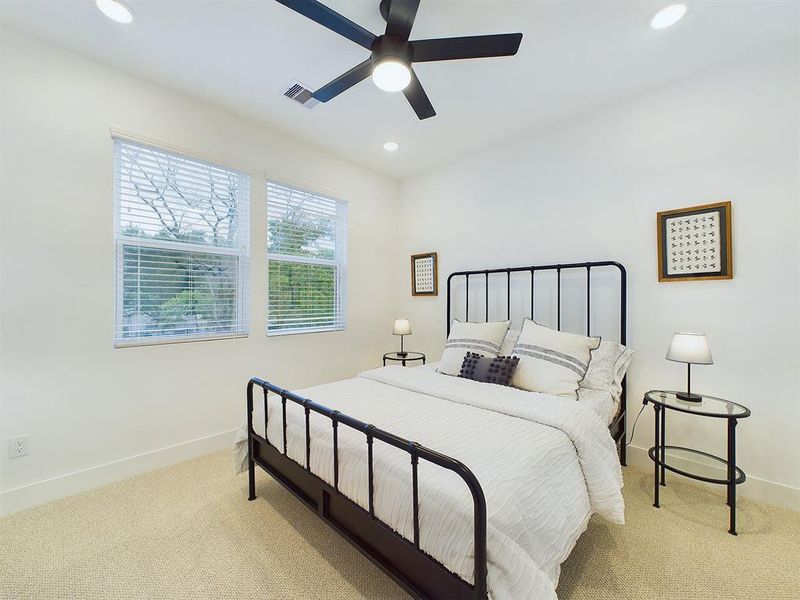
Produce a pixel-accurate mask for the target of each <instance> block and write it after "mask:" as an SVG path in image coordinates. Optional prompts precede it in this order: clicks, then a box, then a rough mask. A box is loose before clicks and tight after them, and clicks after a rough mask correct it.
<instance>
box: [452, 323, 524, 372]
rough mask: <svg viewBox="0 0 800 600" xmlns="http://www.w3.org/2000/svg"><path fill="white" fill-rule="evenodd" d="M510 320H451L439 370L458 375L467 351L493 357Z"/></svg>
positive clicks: (498, 348)
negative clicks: (474, 321) (480, 321)
mask: <svg viewBox="0 0 800 600" xmlns="http://www.w3.org/2000/svg"><path fill="white" fill-rule="evenodd" d="M509 325H511V321H494V322H490V323H462V322H461V321H453V325H452V327H450V336H449V337H448V338H447V343H446V344H445V347H444V353H443V354H442V360H441V362H440V363H439V372H440V373H446V374H447V375H458V374H459V372H460V371H461V364H462V363H463V362H464V357H465V356H466V354H467V352H477V353H478V354H481V355H483V356H489V357H492V358H494V357H495V356H497V355H498V354H499V353H500V345H501V344H502V342H503V338H504V337H505V335H506V331H508V326H509Z"/></svg>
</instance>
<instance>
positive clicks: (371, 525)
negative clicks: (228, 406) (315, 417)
mask: <svg viewBox="0 0 800 600" xmlns="http://www.w3.org/2000/svg"><path fill="white" fill-rule="evenodd" d="M254 386H259V387H260V388H262V389H263V394H264V437H261V436H260V435H258V434H257V433H256V432H255V431H254V429H253V387H254ZM268 392H273V393H274V394H277V395H278V396H280V399H281V417H282V427H283V444H282V446H283V447H282V448H280V449H279V448H277V447H276V446H275V445H273V444H272V443H271V442H270V441H269V434H268V429H267V426H268V424H269V411H268V409H267V396H268ZM287 402H293V403H295V404H298V405H300V406H302V407H303V409H304V411H305V466H302V465H299V464H298V463H297V462H296V461H294V460H292V459H291V458H289V456H288V454H287V443H286V430H287V422H286V403H287ZM311 412H315V413H317V414H320V415H323V416H325V417H327V418H328V419H330V421H331V436H332V439H333V474H334V475H333V486H331V485H330V484H329V483H327V482H326V481H324V480H323V479H322V478H320V477H319V476H317V475H315V474H314V473H312V472H311V429H310V414H311ZM339 425H343V426H345V427H350V428H351V429H354V430H356V431H359V432H361V433H363V434H364V436H365V442H366V450H367V464H368V486H369V493H368V498H369V503H368V509H367V510H365V509H364V508H363V507H361V506H360V505H358V504H356V503H355V502H353V501H352V500H350V499H349V498H347V497H346V496H344V495H343V494H342V493H341V492H340V491H339V446H338V440H339V438H338V428H339ZM247 432H248V477H249V480H248V483H249V498H248V499H249V500H255V499H256V490H255V466H256V465H259V466H260V467H261V468H262V469H264V470H265V471H267V472H268V473H270V474H271V475H272V476H273V477H275V479H277V480H278V481H279V482H280V483H282V484H283V485H284V486H285V487H286V488H287V489H289V490H290V491H291V492H292V493H294V494H295V495H296V496H297V497H298V498H300V499H301V500H302V501H303V502H305V503H306V504H307V505H308V506H309V507H310V508H312V509H314V510H315V511H316V512H317V513H318V515H319V517H320V518H322V519H323V520H324V521H326V522H327V523H328V524H330V525H331V526H333V527H334V528H335V529H336V530H337V531H338V532H339V533H340V534H342V535H343V536H344V537H345V538H346V539H347V540H348V541H350V542H351V543H352V544H353V545H354V546H356V548H358V549H359V550H360V551H361V552H362V553H364V554H365V555H366V556H367V557H368V558H369V559H370V560H372V562H374V563H375V564H376V565H377V566H378V567H380V568H381V569H382V570H384V571H385V572H386V573H387V574H388V575H390V576H391V577H392V578H393V579H394V580H395V581H397V583H399V584H400V585H401V586H402V587H404V588H405V589H406V590H407V591H409V592H411V593H412V595H414V596H416V597H423V598H425V597H427V598H441V597H447V598H481V599H483V598H487V587H486V577H487V560H486V499H485V497H484V494H483V490H482V489H481V486H480V483H479V482H478V480H477V478H476V477H475V475H474V474H473V473H472V471H470V470H469V469H468V468H467V467H466V466H465V465H464V464H463V463H461V462H459V461H458V460H455V459H454V458H451V457H449V456H445V455H444V454H441V453H439V452H435V451H434V450H431V449H429V448H426V447H425V446H421V445H420V444H417V443H416V442H412V441H409V440H406V439H403V438H401V437H399V436H397V435H394V434H392V433H389V432H388V431H384V430H383V429H379V428H378V427H375V426H374V425H370V424H368V423H364V422H362V421H359V420H358V419H355V418H353V417H351V416H349V415H346V414H343V413H341V412H339V411H337V410H332V409H330V408H328V407H326V406H323V405H321V404H318V403H316V402H314V401H312V400H309V399H307V398H303V397H301V396H298V395H297V394H294V393H292V392H290V391H288V390H285V389H283V388H280V387H278V386H275V385H273V384H271V383H269V382H267V381H264V380H262V379H259V378H256V377H254V378H252V379H250V381H249V382H248V384H247ZM374 440H379V441H381V442H383V443H386V444H389V445H390V446H393V447H395V448H398V449H399V450H402V451H404V452H407V453H408V455H409V458H410V461H411V486H412V496H413V521H414V536H413V537H414V539H413V541H409V540H407V539H406V538H404V537H403V536H401V535H400V534H398V533H397V532H395V531H394V530H392V529H391V528H390V527H389V526H388V525H386V524H385V523H383V522H382V521H380V519H378V518H377V517H376V516H375V506H374V495H375V487H374V481H375V478H374V475H375V473H374V466H373V451H372V446H373V442H374ZM420 460H425V461H428V462H430V463H433V464H434V465H437V466H439V467H441V468H443V469H447V470H449V471H452V472H454V473H456V474H457V475H458V476H459V477H461V479H462V480H463V481H464V483H466V485H467V487H468V488H469V491H470V493H471V494H472V500H473V518H474V555H475V567H474V582H473V584H472V585H470V584H469V583H467V582H466V581H464V580H463V579H461V578H459V577H458V576H456V575H454V574H453V573H451V572H450V571H449V570H448V569H447V568H446V567H444V565H442V564H441V563H440V562H438V561H436V560H435V559H434V558H433V557H431V556H429V555H428V554H426V553H425V552H424V551H423V550H421V549H420V545H419V486H418V475H417V471H418V465H419V461H420Z"/></svg>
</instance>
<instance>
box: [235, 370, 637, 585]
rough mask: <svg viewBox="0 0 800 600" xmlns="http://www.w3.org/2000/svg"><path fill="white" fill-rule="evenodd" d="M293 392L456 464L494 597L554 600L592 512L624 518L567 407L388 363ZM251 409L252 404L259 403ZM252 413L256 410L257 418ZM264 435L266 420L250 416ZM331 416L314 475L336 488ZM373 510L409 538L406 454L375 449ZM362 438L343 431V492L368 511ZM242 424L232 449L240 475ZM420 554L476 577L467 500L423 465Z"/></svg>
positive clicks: (581, 418)
mask: <svg viewBox="0 0 800 600" xmlns="http://www.w3.org/2000/svg"><path fill="white" fill-rule="evenodd" d="M298 394H300V395H302V396H304V397H308V398H311V399H312V400H314V401H316V402H319V403H321V404H324V405H326V406H328V407H331V408H336V409H338V410H340V411H341V412H344V413H346V414H348V415H351V416H353V417H356V418H358V419H360V420H362V421H366V422H368V423H372V424H373V425H375V426H377V427H380V428H382V429H385V430H387V431H390V432H392V433H394V434H397V435H399V436H402V437H404V438H407V439H410V440H413V441H416V442H419V443H420V444H422V445H424V446H427V447H429V448H431V449H433V450H436V451H439V452H442V453H444V454H447V455H448V456H451V457H453V458H456V459H458V460H460V461H462V462H463V463H464V464H466V465H467V466H468V467H469V468H470V469H471V470H472V472H473V473H474V474H475V475H476V476H477V478H478V480H479V481H480V483H481V486H482V488H483V491H484V494H485V496H486V505H487V512H488V540H487V544H488V560H489V565H488V568H489V572H488V585H489V591H490V595H491V597H492V598H496V599H500V598H513V599H521V598H531V599H536V600H542V599H555V598H556V593H555V588H556V585H557V583H558V575H559V570H560V565H561V563H562V562H563V561H564V560H565V559H566V558H567V556H568V555H569V553H570V551H571V550H572V548H573V546H574V545H575V542H576V541H577V539H578V537H579V536H580V534H581V533H583V531H584V530H585V529H586V525H587V522H588V520H589V517H590V516H591V515H592V513H594V512H597V513H599V514H600V515H602V516H604V517H605V518H607V519H609V520H610V521H612V522H615V523H622V522H623V521H624V505H623V501H622V494H621V488H622V473H621V470H620V466H619V462H618V459H617V455H616V451H615V446H614V442H613V440H612V438H611V436H610V435H609V432H608V428H607V425H606V424H605V423H604V422H603V420H602V419H601V417H599V416H598V414H597V413H596V412H595V411H593V410H592V409H590V408H588V407H586V406H583V405H581V404H580V403H579V402H575V401H574V400H566V399H564V398H559V397H556V396H550V395H546V394H538V393H533V392H525V391H521V390H517V389H514V388H507V387H502V386H498V385H492V384H484V383H477V382H474V381H470V380H466V379H460V378H457V377H449V376H446V375H441V374H439V373H436V372H434V371H432V370H429V369H423V368H413V369H406V368H403V367H399V366H398V367H394V366H393V367H384V368H381V369H375V370H372V371H366V372H364V373H362V374H361V375H360V376H358V377H356V378H354V379H348V380H344V381H339V382H336V383H331V384H326V385H320V386H316V387H312V388H308V389H305V390H299V391H298ZM262 404H263V402H262V401H260V400H259V401H257V402H256V405H257V406H258V405H262ZM268 411H269V432H268V433H269V440H270V442H271V443H272V444H273V445H275V446H276V447H278V448H282V445H283V438H282V425H281V410H280V399H279V397H277V396H275V397H273V396H270V400H269V406H268ZM258 412H259V411H257V413H258ZM287 419H288V421H289V425H288V433H287V438H288V439H287V443H288V453H289V456H290V457H291V458H293V459H294V460H296V461H297V462H298V463H300V464H303V465H304V464H305V421H304V419H305V416H304V412H303V409H302V407H300V406H298V405H295V404H294V403H291V402H289V403H287ZM254 423H255V424H256V426H255V428H256V430H257V431H258V430H259V429H260V430H261V431H262V432H263V414H262V415H258V414H256V415H255V416H254ZM332 446H333V442H332V433H331V424H330V420H328V419H327V418H325V417H322V416H320V415H317V414H315V413H313V412H312V413H311V470H312V472H314V473H315V474H317V475H318V476H320V477H322V478H323V479H325V480H326V481H328V482H330V483H331V484H332V483H333V458H332ZM373 449H374V461H375V513H376V516H377V517H378V518H379V519H381V520H382V521H383V522H385V523H387V524H389V525H390V526H391V527H392V528H394V529H395V530H396V531H398V532H399V533H400V534H401V535H403V536H404V537H406V538H407V539H413V521H412V499H411V467H410V460H409V455H408V454H407V453H405V452H402V451H399V450H397V449H395V448H391V447H389V446H387V445H385V444H382V443H381V442H379V441H376V442H375V445H374V448H373ZM366 457H367V452H366V442H365V437H364V435H363V434H361V433H357V432H355V431H353V430H351V429H350V428H348V427H344V426H340V427H339V489H340V491H342V492H343V493H344V494H345V495H347V496H348V497H349V498H350V499H352V500H354V501H355V502H357V503H358V504H360V505H361V506H363V507H365V508H366V507H367V505H368V497H367V494H368V491H367V486H368V484H367V458H366ZM246 459H247V433H246V425H243V426H242V428H241V429H240V431H239V433H238V435H237V438H236V441H235V444H234V460H235V462H236V466H237V469H239V470H244V469H245V468H246ZM419 498H420V546H421V547H422V549H423V550H424V551H426V552H427V553H428V554H430V555H431V556H433V557H435V558H436V559H437V560H439V561H440V562H442V563H443V564H444V565H445V566H447V567H448V568H449V569H450V570H452V571H453V572H454V573H456V574H458V575H459V576H460V577H461V578H462V579H464V580H466V581H470V582H471V581H472V577H473V564H474V563H473V552H472V539H473V519H472V498H471V495H470V494H469V491H468V490H467V488H466V486H465V485H464V483H463V481H462V480H461V479H460V478H459V477H458V476H456V475H454V474H452V473H450V472H448V471H445V470H443V469H441V468H439V467H436V466H434V465H431V464H430V463H426V462H425V461H420V467H419Z"/></svg>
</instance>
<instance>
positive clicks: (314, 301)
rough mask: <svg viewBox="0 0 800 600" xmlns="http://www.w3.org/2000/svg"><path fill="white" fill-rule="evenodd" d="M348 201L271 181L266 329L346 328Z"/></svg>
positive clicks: (276, 331)
mask: <svg viewBox="0 0 800 600" xmlns="http://www.w3.org/2000/svg"><path fill="white" fill-rule="evenodd" d="M346 250H347V203H346V202H343V201H341V200H334V199H332V198H326V197H325V196H320V195H319V194H314V193H312V192H306V191H303V190H299V189H296V188H292V187H289V186H286V185H282V184H280V183H275V182H272V181H270V182H267V268H268V272H269V275H268V280H269V281H268V286H269V289H268V307H267V333H268V334H269V335H280V334H286V333H306V332H311V331H332V330H336V329H344V327H345V314H346V312H347V311H346V310H345V300H346V289H345V286H346V282H347V251H346Z"/></svg>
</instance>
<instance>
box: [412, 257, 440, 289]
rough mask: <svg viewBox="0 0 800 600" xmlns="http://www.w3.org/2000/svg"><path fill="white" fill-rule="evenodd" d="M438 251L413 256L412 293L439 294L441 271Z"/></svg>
mask: <svg viewBox="0 0 800 600" xmlns="http://www.w3.org/2000/svg"><path fill="white" fill-rule="evenodd" d="M436 260H437V259H436V252H428V253H427V254H413V255H412V256H411V295H412V296H438V295H439V273H438V269H437V264H436Z"/></svg>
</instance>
